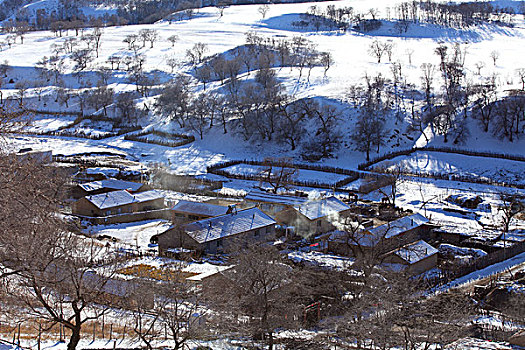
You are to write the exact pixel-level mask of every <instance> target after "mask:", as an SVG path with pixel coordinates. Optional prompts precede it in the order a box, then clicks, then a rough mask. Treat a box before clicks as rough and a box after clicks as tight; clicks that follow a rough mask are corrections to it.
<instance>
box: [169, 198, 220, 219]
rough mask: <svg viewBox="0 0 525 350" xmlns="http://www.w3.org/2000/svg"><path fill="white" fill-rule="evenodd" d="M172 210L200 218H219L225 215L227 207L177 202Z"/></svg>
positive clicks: (183, 201)
mask: <svg viewBox="0 0 525 350" xmlns="http://www.w3.org/2000/svg"><path fill="white" fill-rule="evenodd" d="M172 210H175V211H178V212H183V213H188V214H196V215H202V216H219V215H224V214H226V211H228V207H224V206H222V205H215V204H208V203H201V202H191V201H185V200H179V201H178V202H177V204H175V205H174V206H173V208H172Z"/></svg>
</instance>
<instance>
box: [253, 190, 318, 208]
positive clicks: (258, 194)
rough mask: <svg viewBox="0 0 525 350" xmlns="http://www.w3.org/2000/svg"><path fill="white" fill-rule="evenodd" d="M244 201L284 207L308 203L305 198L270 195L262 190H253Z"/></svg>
mask: <svg viewBox="0 0 525 350" xmlns="http://www.w3.org/2000/svg"><path fill="white" fill-rule="evenodd" d="M244 199H245V200H247V201H254V202H264V203H273V204H283V205H290V206H293V205H300V204H302V203H305V202H306V201H308V198H304V197H297V196H289V195H279V194H273V193H268V192H264V191H261V190H255V189H254V190H251V191H250V192H249V193H248V194H247V195H246V197H244Z"/></svg>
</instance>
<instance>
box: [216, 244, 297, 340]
mask: <svg viewBox="0 0 525 350" xmlns="http://www.w3.org/2000/svg"><path fill="white" fill-rule="evenodd" d="M232 262H233V263H234V264H235V267H233V268H232V269H230V270H227V271H225V272H224V273H223V274H222V276H223V277H222V278H220V279H216V282H215V284H214V288H213V290H215V291H217V293H213V291H211V293H210V298H211V299H212V300H213V305H214V306H215V308H216V309H217V310H218V312H219V317H220V320H221V322H220V324H219V325H220V326H222V327H223V328H226V329H227V330H230V331H233V332H241V333H242V334H246V335H248V336H250V337H252V338H254V339H260V338H261V337H262V340H263V341H264V342H265V343H266V345H267V348H268V349H269V350H271V349H273V346H274V342H275V340H274V334H275V332H276V330H277V329H279V328H281V329H282V328H284V327H293V323H294V322H296V321H294V319H295V320H297V317H295V316H296V315H297V314H298V310H297V309H298V308H297V307H296V306H295V305H294V300H293V296H294V293H293V289H294V283H293V275H294V273H293V269H292V268H291V267H290V266H288V265H286V264H285V262H284V261H283V260H282V258H281V257H280V256H279V253H278V251H277V250H276V249H275V248H273V247H267V246H261V245H255V244H250V245H248V246H247V247H245V248H244V249H243V250H242V252H241V253H239V254H237V255H236V256H235V258H234V261H232ZM210 289H212V288H210ZM212 293H213V294H212ZM225 295H228V296H229V297H228V298H225V297H224V296H225ZM239 316H241V317H239Z"/></svg>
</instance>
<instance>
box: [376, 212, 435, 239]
mask: <svg viewBox="0 0 525 350" xmlns="http://www.w3.org/2000/svg"><path fill="white" fill-rule="evenodd" d="M428 222H429V220H428V219H427V218H426V217H424V216H423V215H421V214H413V215H409V216H404V217H402V218H399V219H397V220H394V221H391V222H389V223H387V224H384V225H381V226H377V227H374V228H373V229H371V230H370V233H371V234H372V235H374V236H377V237H384V238H391V237H394V236H397V235H399V234H401V233H403V232H406V231H408V230H411V229H413V228H416V227H419V226H421V225H423V224H426V223H428Z"/></svg>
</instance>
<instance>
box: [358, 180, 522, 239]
mask: <svg viewBox="0 0 525 350" xmlns="http://www.w3.org/2000/svg"><path fill="white" fill-rule="evenodd" d="M383 190H384V191H387V192H388V189H387V188H385V189H383ZM398 192H399V193H398V195H397V197H396V205H398V206H400V207H402V208H405V209H411V210H413V211H414V212H419V213H421V214H422V215H424V216H426V217H428V218H429V219H430V220H431V221H432V222H434V223H437V224H439V225H442V226H444V227H445V228H446V229H447V230H454V232H458V233H461V234H462V235H465V236H475V237H478V238H480V239H495V238H497V237H498V236H499V235H501V231H500V229H501V227H502V226H501V225H502V213H501V211H498V206H499V205H500V204H501V201H500V200H499V194H500V193H509V194H519V195H522V196H525V190H519V189H513V188H506V187H499V186H490V185H482V184H471V183H464V182H455V181H445V180H432V179H418V178H411V177H409V178H407V180H404V181H401V182H400V184H399V186H398ZM451 195H479V196H480V197H481V198H482V199H483V202H482V203H481V204H482V205H479V206H478V208H477V209H465V208H462V207H460V206H458V205H456V204H453V203H450V202H449V201H447V200H446V199H447V198H448V197H449V196H451ZM382 197H383V195H382V194H381V193H379V191H374V192H371V193H369V194H368V195H365V196H363V199H370V200H374V201H380V200H381V198H382ZM447 209H450V210H452V211H449V210H447ZM455 210H460V211H462V212H463V213H459V212H457V211H456V212H455ZM524 228H525V222H523V221H519V220H513V221H512V224H511V229H516V230H517V229H524Z"/></svg>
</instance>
